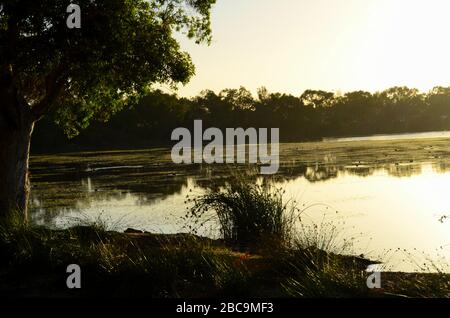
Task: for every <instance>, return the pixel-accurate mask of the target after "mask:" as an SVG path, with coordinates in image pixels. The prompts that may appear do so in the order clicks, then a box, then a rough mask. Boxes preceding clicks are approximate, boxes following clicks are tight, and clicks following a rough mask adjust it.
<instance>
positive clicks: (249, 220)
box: [0, 178, 450, 298]
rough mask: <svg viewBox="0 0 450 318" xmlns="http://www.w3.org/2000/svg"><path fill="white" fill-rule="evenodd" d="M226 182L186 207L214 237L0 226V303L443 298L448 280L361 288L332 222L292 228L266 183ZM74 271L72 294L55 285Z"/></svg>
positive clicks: (416, 277)
mask: <svg viewBox="0 0 450 318" xmlns="http://www.w3.org/2000/svg"><path fill="white" fill-rule="evenodd" d="M245 180H249V179H247V178H234V179H233V180H231V181H229V182H228V184H227V185H226V186H225V187H224V188H221V189H215V190H211V191H209V192H207V193H206V194H204V195H203V196H199V197H196V198H194V199H193V200H192V202H193V205H192V207H191V210H190V215H191V217H193V218H194V220H197V221H199V222H200V223H204V222H205V219H206V220H208V219H210V218H215V220H216V221H217V222H218V224H219V229H220V232H221V234H222V236H223V237H222V239H219V240H212V239H208V238H202V237H199V236H197V235H194V234H175V235H162V234H161V235H156V234H150V233H139V232H133V233H118V232H115V231H112V230H110V229H108V226H107V224H105V222H104V221H102V220H93V221H92V223H89V222H88V221H86V220H83V221H82V222H80V225H78V226H75V227H73V228H70V229H67V230H52V229H48V228H44V227H33V226H29V225H28V224H26V223H24V222H23V221H22V219H21V217H20V215H13V216H11V217H10V218H8V219H7V220H2V221H1V222H0V280H1V281H2V284H0V295H9V296H50V297H52V296H71V297H72V296H98V295H102V296H146V297H162V298H165V297H169V298H173V297H187V298H196V297H236V296H245V297H449V296H450V276H449V275H448V274H445V273H444V272H439V273H437V274H406V273H403V274H402V273H383V274H382V275H383V276H382V277H383V278H382V279H383V281H382V285H383V289H380V290H371V289H368V288H367V286H366V279H367V277H368V275H369V274H368V273H367V272H366V271H365V269H366V267H367V265H369V264H371V263H373V262H371V261H369V260H367V259H364V258H363V257H355V256H350V255H347V254H348V253H351V249H350V247H351V244H350V243H349V241H346V240H344V239H342V234H341V232H339V230H338V229H337V228H336V227H335V226H334V225H333V224H332V223H330V224H328V225H327V224H326V223H324V222H323V221H322V223H320V224H318V225H315V224H310V225H305V224H303V223H301V222H300V223H299V224H297V225H300V227H297V226H296V222H297V220H299V218H298V217H299V213H300V212H301V211H299V210H298V209H297V208H296V204H295V202H293V201H289V200H287V201H286V200H285V199H284V196H283V191H282V190H280V189H276V188H273V187H272V186H271V185H270V183H254V182H250V181H245ZM69 264H78V265H80V267H81V270H82V289H80V290H69V289H67V287H66V285H65V279H66V278H67V274H66V267H67V266H68V265H69Z"/></svg>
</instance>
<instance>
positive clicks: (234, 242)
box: [187, 175, 299, 250]
mask: <svg viewBox="0 0 450 318" xmlns="http://www.w3.org/2000/svg"><path fill="white" fill-rule="evenodd" d="M247 180H248V179H247V178H246V177H242V176H236V175H233V176H232V178H231V179H230V180H229V181H228V182H227V183H226V185H225V186H224V187H223V188H222V189H218V190H217V189H215V188H214V189H210V190H209V191H208V192H207V193H206V194H204V195H202V196H199V197H196V198H194V199H193V200H192V201H193V206H192V207H191V209H190V211H189V212H188V215H187V218H188V219H189V220H190V221H191V224H194V227H193V229H194V231H195V230H197V227H196V226H195V225H196V224H197V225H200V226H201V225H204V224H205V223H206V222H209V221H211V220H213V221H216V223H217V224H218V225H219V232H220V235H221V237H222V238H223V239H224V240H225V242H226V243H227V244H229V245H231V246H239V247H240V248H241V249H250V250H257V249H259V248H262V247H266V246H270V247H271V248H273V247H277V248H286V247H288V246H289V244H290V243H291V238H292V236H293V230H294V224H295V220H296V214H297V212H298V211H299V209H298V208H297V206H296V203H295V202H293V201H286V200H285V199H284V198H283V194H284V192H285V191H284V190H283V189H278V188H275V187H274V186H273V185H272V183H271V182H270V181H267V180H266V181H262V182H259V183H253V182H249V181H247ZM192 221H193V222H192Z"/></svg>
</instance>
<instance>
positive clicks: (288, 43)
mask: <svg viewBox="0 0 450 318" xmlns="http://www.w3.org/2000/svg"><path fill="white" fill-rule="evenodd" d="M449 15H450V0H217V4H216V6H215V7H214V10H213V14H212V29H213V36H214V38H213V42H212V44H211V45H210V46H207V45H201V46H198V45H196V44H195V43H193V42H189V41H187V40H183V41H182V46H183V48H184V49H185V50H186V51H188V52H189V53H190V54H191V56H192V59H193V61H194V63H195V65H196V76H195V77H194V78H193V79H192V80H191V82H190V83H189V84H188V85H186V86H185V87H182V86H180V89H179V91H178V94H179V95H182V96H192V95H196V94H197V93H199V92H200V91H201V90H203V89H206V88H208V89H212V90H215V91H220V90H221V89H223V88H237V87H239V86H241V85H242V86H245V87H247V88H248V89H250V90H251V91H252V92H255V91H256V89H257V88H258V87H260V86H266V87H267V88H268V89H269V91H277V92H286V93H291V94H294V95H300V94H301V93H302V92H303V91H304V90H305V89H309V88H312V89H325V90H330V91H344V92H345V91H349V90H359V89H363V90H369V91H376V90H382V89H385V88H387V87H391V86H395V85H407V86H410V87H417V88H419V89H421V90H428V89H429V88H431V87H433V86H436V85H445V86H450V16H449Z"/></svg>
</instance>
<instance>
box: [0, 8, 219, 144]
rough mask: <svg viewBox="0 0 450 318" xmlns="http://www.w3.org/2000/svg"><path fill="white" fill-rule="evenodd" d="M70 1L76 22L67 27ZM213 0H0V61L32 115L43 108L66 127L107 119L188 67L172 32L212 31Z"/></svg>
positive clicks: (185, 76)
mask: <svg viewBox="0 0 450 318" xmlns="http://www.w3.org/2000/svg"><path fill="white" fill-rule="evenodd" d="M71 2H73V3H75V4H78V5H79V6H80V8H81V28H80V29H76V28H74V29H69V28H68V27H67V25H66V19H67V17H68V16H69V13H67V12H66V9H67V6H68V5H69V4H71ZM214 3H215V0H147V1H145V0H77V1H73V0H7V1H0V5H1V7H2V11H1V13H0V63H1V67H2V72H3V71H4V70H8V72H9V74H10V76H11V77H12V78H13V81H14V83H15V86H16V88H17V90H18V92H19V94H20V96H21V98H23V100H24V101H25V102H26V104H27V105H28V107H29V108H30V109H31V111H32V113H33V115H34V116H35V119H39V118H41V117H42V116H43V115H44V114H45V113H47V112H48V111H49V110H50V109H53V110H55V114H56V117H55V118H56V121H57V122H58V123H59V124H60V125H61V126H62V127H63V128H65V130H66V132H67V133H68V134H71V135H74V134H76V133H77V131H78V129H79V128H83V127H86V126H87V125H88V123H89V121H90V120H91V119H92V118H94V117H95V118H96V119H99V120H107V119H108V118H109V117H110V115H111V114H113V113H115V112H117V111H118V110H120V109H121V108H122V107H124V105H126V104H129V103H131V102H133V101H135V100H136V97H138V96H139V95H140V94H141V93H142V92H143V91H145V90H146V89H147V88H148V87H149V86H150V84H152V83H156V82H158V83H166V84H169V85H173V84H175V83H186V82H187V81H188V80H189V79H190V77H191V76H192V75H193V74H194V66H193V64H192V61H191V59H190V57H189V55H188V54H187V53H186V52H183V51H182V50H181V49H180V45H179V43H178V42H177V40H176V39H175V37H174V34H175V32H180V33H183V34H185V35H186V36H187V37H189V38H192V39H194V40H195V41H196V42H197V43H200V42H207V43H209V41H210V39H211V29H210V11H211V7H212V5H213V4H214Z"/></svg>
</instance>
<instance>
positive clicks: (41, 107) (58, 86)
mask: <svg viewBox="0 0 450 318" xmlns="http://www.w3.org/2000/svg"><path fill="white" fill-rule="evenodd" d="M63 70H64V67H63V65H62V64H60V65H58V66H57V67H56V68H55V69H53V70H52V71H51V72H50V73H49V74H48V75H47V76H46V78H45V86H46V88H45V96H44V97H43V98H42V100H41V101H39V102H38V103H37V104H35V105H34V106H33V108H32V109H31V112H32V115H33V120H35V121H38V120H40V119H41V118H42V117H43V116H44V115H45V114H46V113H47V112H48V111H49V110H50V109H51V107H52V105H53V104H54V102H55V101H56V99H57V98H58V96H59V94H60V93H61V91H62V89H63V88H64V84H65V77H63V76H62V74H63Z"/></svg>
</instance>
